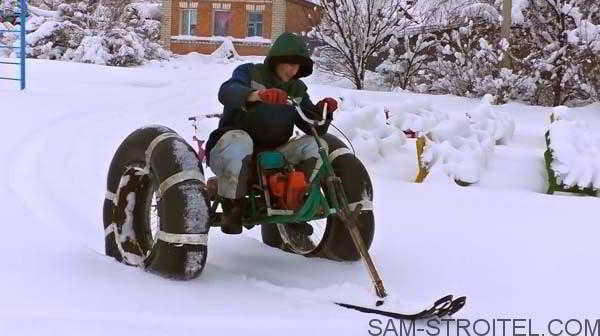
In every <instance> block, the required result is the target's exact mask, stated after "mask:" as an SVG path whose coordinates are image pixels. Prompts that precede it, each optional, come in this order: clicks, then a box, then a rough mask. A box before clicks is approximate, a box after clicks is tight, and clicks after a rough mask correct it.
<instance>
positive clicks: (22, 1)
mask: <svg viewBox="0 0 600 336" xmlns="http://www.w3.org/2000/svg"><path fill="white" fill-rule="evenodd" d="M6 1H8V0H6ZM19 10H20V13H19V19H20V23H19V25H20V27H21V28H20V30H0V33H12V34H17V33H18V34H19V35H20V38H19V42H20V46H19V47H9V46H0V48H3V49H19V51H20V52H19V54H20V55H19V62H0V64H7V65H19V68H20V76H19V78H11V77H0V79H6V80H14V81H19V82H20V87H21V90H25V86H26V83H25V56H26V55H25V47H26V45H25V33H26V31H25V30H26V28H25V27H26V26H27V11H28V10H27V1H26V0H19Z"/></svg>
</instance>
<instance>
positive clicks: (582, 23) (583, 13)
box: [522, 0, 600, 106]
mask: <svg viewBox="0 0 600 336" xmlns="http://www.w3.org/2000/svg"><path fill="white" fill-rule="evenodd" d="M598 9H599V5H598V2H597V1H595V0H527V5H526V6H524V8H523V10H522V13H523V16H524V18H525V20H524V23H523V24H524V25H525V28H527V31H528V32H529V36H528V38H527V41H529V42H530V43H529V47H530V51H531V54H530V55H531V56H530V57H529V58H528V60H527V61H528V62H529V64H530V67H531V71H532V72H536V75H537V77H538V80H537V83H536V84H537V88H536V95H535V99H534V103H535V104H539V105H550V106H559V105H564V104H577V103H579V102H584V101H586V100H589V99H590V97H591V96H594V95H595V92H593V91H594V90H593V86H594V82H596V80H595V79H590V78H589V76H591V77H592V78H593V77H595V74H594V71H593V69H592V71H589V70H587V69H586V67H587V66H589V64H590V63H593V62H594V61H593V57H594V56H593V55H595V54H597V52H598V51H597V50H598V46H599V44H600V34H599V33H598V32H599V31H600V30H599V28H598V24H600V18H599V17H598ZM590 82H591V84H590Z"/></svg>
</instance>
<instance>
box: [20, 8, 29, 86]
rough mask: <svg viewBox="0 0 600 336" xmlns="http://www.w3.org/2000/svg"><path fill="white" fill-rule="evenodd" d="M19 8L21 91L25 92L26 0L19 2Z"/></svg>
mask: <svg viewBox="0 0 600 336" xmlns="http://www.w3.org/2000/svg"><path fill="white" fill-rule="evenodd" d="M20 2H21V3H20V7H21V14H20V16H21V55H20V56H21V76H20V78H21V90H25V58H26V57H25V56H26V49H27V48H26V45H25V31H26V26H27V10H28V9H27V0H20Z"/></svg>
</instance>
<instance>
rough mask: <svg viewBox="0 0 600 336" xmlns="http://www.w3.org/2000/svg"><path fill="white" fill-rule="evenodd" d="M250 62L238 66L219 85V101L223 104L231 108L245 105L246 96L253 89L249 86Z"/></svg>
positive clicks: (243, 107)
mask: <svg viewBox="0 0 600 336" xmlns="http://www.w3.org/2000/svg"><path fill="white" fill-rule="evenodd" d="M252 66H253V65H252V63H246V64H242V65H240V66H238V67H237V68H236V69H235V70H234V71H233V74H232V75H231V78H230V79H229V80H228V81H226V82H225V83H223V84H222V85H221V88H220V89H219V101H220V102H221V104H223V105H224V106H226V107H228V108H231V109H238V108H242V109H245V107H246V98H248V95H250V93H252V91H254V90H253V89H252V88H251V87H250V86H251V84H250V83H251V75H250V71H251V69H252Z"/></svg>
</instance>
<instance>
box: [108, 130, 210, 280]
mask: <svg viewBox="0 0 600 336" xmlns="http://www.w3.org/2000/svg"><path fill="white" fill-rule="evenodd" d="M182 172H184V173H182ZM176 174H178V175H176ZM173 176H175V179H176V181H175V183H174V184H172V183H171V181H173V178H172V179H171V180H169V181H168V182H167V183H165V184H163V188H164V190H163V194H162V195H160V197H157V198H156V199H157V200H158V211H157V213H158V226H159V230H160V231H162V232H161V234H162V235H161V236H160V238H159V237H158V236H157V235H156V234H155V235H154V237H153V235H152V232H151V228H150V221H151V218H150V214H151V206H152V200H153V195H158V189H159V186H160V185H161V183H163V182H165V181H166V180H167V179H169V178H170V177H173ZM169 184H170V185H171V186H170V187H167V185H169ZM103 217H104V229H105V248H106V254H107V255H109V256H112V257H114V258H115V259H117V260H118V261H120V262H123V263H126V264H129V265H132V266H141V267H143V268H144V269H145V270H147V271H149V272H152V273H156V274H159V275H161V276H163V277H167V278H172V279H179V280H188V279H193V278H195V277H197V276H198V275H200V273H201V272H202V270H203V269H204V265H205V263H206V255H207V246H206V238H207V237H208V230H209V222H208V200H207V197H206V188H205V181H204V178H203V170H202V165H201V163H200V161H199V160H198V157H197V155H196V152H195V151H194V149H193V148H192V147H191V146H190V145H189V144H187V143H186V141H185V140H184V139H183V138H181V137H179V136H178V135H177V134H176V133H175V132H174V131H173V130H171V129H169V128H166V127H162V126H150V127H144V128H140V129H138V130H136V131H135V132H133V133H132V134H130V135H129V136H128V137H127V138H126V139H125V140H124V141H123V143H122V144H121V145H120V146H119V148H118V150H117V152H116V154H115V156H114V157H113V160H112V162H111V164H110V169H109V172H108V181H107V196H106V199H105V201H104V211H103ZM173 237H175V238H173Z"/></svg>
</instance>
